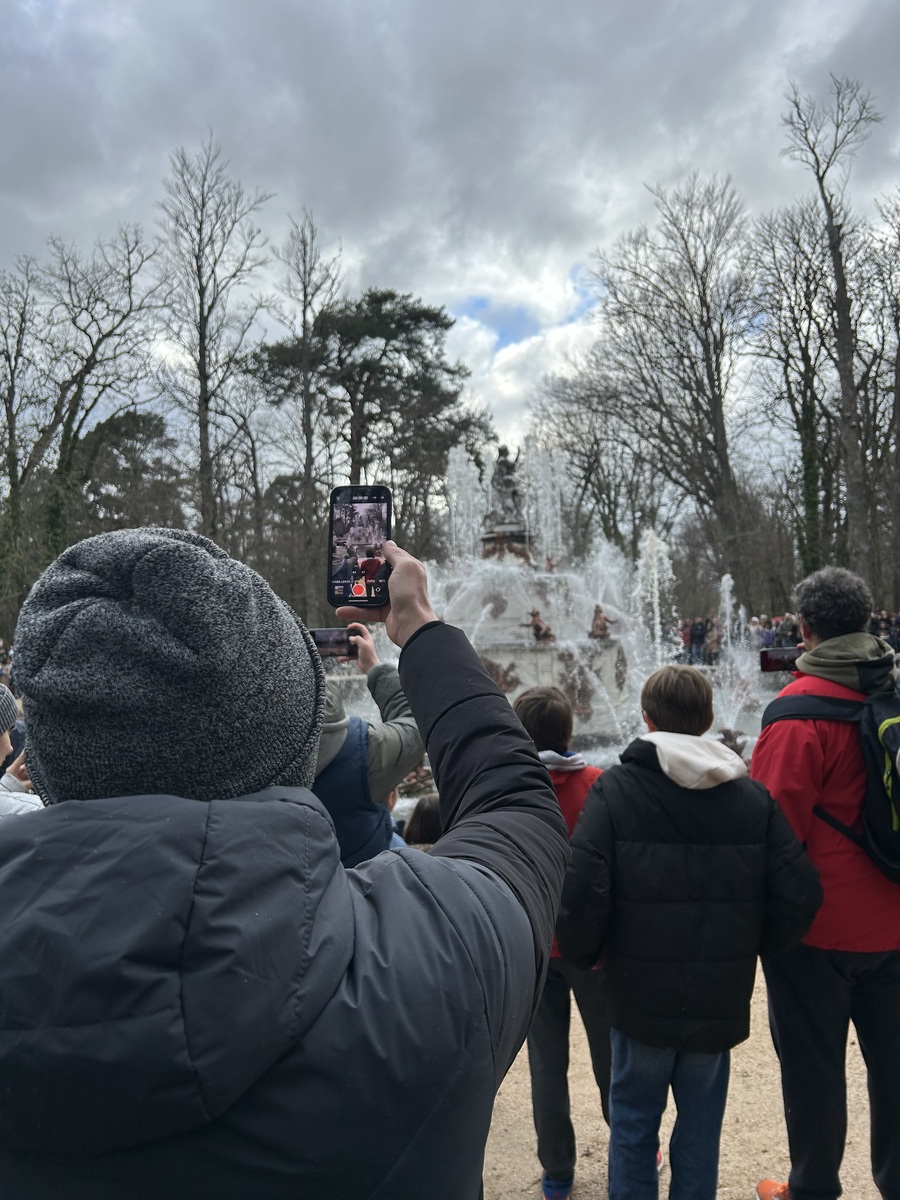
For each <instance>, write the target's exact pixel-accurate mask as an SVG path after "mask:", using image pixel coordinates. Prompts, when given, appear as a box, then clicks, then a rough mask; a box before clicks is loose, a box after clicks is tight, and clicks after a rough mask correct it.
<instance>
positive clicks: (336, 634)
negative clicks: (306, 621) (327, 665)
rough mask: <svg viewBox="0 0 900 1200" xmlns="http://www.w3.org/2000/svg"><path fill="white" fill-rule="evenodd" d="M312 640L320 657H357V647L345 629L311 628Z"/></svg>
mask: <svg viewBox="0 0 900 1200" xmlns="http://www.w3.org/2000/svg"><path fill="white" fill-rule="evenodd" d="M309 632H310V633H311V634H312V640H313V641H314V642H315V643H316V649H317V650H318V651H319V654H320V655H321V656H322V658H358V657H359V648H358V646H357V645H356V642H351V641H350V634H349V632H348V631H347V630H346V629H311V630H310V631H309Z"/></svg>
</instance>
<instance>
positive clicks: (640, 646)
mask: <svg viewBox="0 0 900 1200" xmlns="http://www.w3.org/2000/svg"><path fill="white" fill-rule="evenodd" d="M561 478H562V464H560V463H557V462H555V461H554V459H553V456H552V454H548V453H546V452H543V451H539V450H538V449H537V448H536V447H535V446H534V444H533V443H531V442H526V446H525V453H524V455H522V454H521V452H520V453H518V454H517V455H516V457H515V458H512V457H511V456H510V454H509V452H508V450H507V449H506V448H505V447H501V448H500V450H499V452H498V456H497V460H496V462H495V464H494V467H493V470H492V475H491V478H490V482H489V485H488V486H485V485H484V484H482V482H481V479H480V477H479V474H478V471H477V468H476V467H475V465H474V464H473V463H472V462H471V460H470V459H469V458H468V457H467V456H466V455H465V454H464V453H463V452H462V451H455V452H453V453H452V454H451V456H450V461H449V465H448V487H447V498H448V510H449V530H450V544H451V549H452V553H451V557H450V559H449V561H447V562H445V563H441V564H436V563H429V564H428V576H429V590H430V593H431V598H432V603H433V606H434V609H435V611H436V612H437V613H438V615H439V616H440V617H442V618H443V619H444V620H446V621H448V622H449V623H450V624H453V625H457V626H458V627H459V628H461V629H462V630H463V631H464V632H465V634H466V636H467V637H468V638H469V640H470V642H472V644H473V645H474V646H475V648H476V649H477V651H478V653H479V655H480V656H481V660H482V662H483V663H484V665H485V667H486V669H487V671H488V673H489V674H490V676H491V678H492V679H493V680H494V682H495V683H496V684H497V685H498V687H500V688H501V690H502V691H503V692H504V693H505V694H506V695H507V696H508V697H509V700H510V702H512V701H514V700H515V699H516V697H517V696H518V695H519V694H520V693H521V692H522V691H524V690H525V689H526V688H529V687H534V686H556V687H560V688H561V689H562V690H563V691H564V692H565V693H566V694H567V696H568V697H569V699H570V701H571V702H572V706H573V708H574V710H575V723H574V743H575V746H576V747H577V748H579V749H587V750H592V751H594V753H593V754H592V755H591V758H592V759H594V760H596V761H597V762H600V763H601V764H605V763H607V762H611V761H614V757H615V756H614V754H613V753H612V751H611V750H610V747H617V748H621V747H622V746H623V745H625V744H626V743H627V742H628V741H629V740H630V739H631V738H633V737H636V736H638V735H639V734H640V733H641V732H642V731H643V729H644V726H643V722H642V720H641V713H640V702H639V700H640V689H641V686H642V684H643V682H644V680H645V679H646V678H647V676H648V675H650V674H651V673H652V672H653V671H654V670H656V669H657V668H658V667H660V666H662V665H664V664H665V663H667V662H672V661H674V660H675V659H676V658H677V657H678V656H679V654H680V652H681V649H682V645H681V642H680V639H679V638H678V636H677V633H676V632H675V631H676V629H677V621H676V619H675V605H674V584H675V579H674V576H673V572H672V565H671V559H670V556H669V552H668V548H667V546H666V544H665V543H664V542H663V541H662V540H661V539H660V538H659V537H658V536H657V535H656V534H655V533H653V532H652V531H648V532H646V533H645V534H644V535H643V537H642V539H641V543H640V546H639V553H638V559H637V562H636V563H635V564H634V565H632V564H630V563H629V562H628V561H627V560H626V558H625V556H624V555H623V554H622V553H621V552H620V551H619V550H618V549H617V548H616V547H614V546H611V545H610V544H608V543H602V544H600V545H598V546H597V547H596V549H595V551H594V553H593V554H592V556H591V557H590V558H589V559H588V560H586V561H585V562H584V563H580V564H579V565H578V566H577V568H576V567H569V566H567V565H566V564H565V563H564V562H563V561H562V558H561V556H560V552H559V551H560V547H561V546H562V544H563V539H562V533H561V530H562V505H561V499H560V495H561V489H560V487H559V482H558V481H559V480H560V479H561ZM520 480H521V482H520ZM734 609H735V599H734V585H733V580H732V578H731V576H730V575H725V576H724V577H723V578H722V581H721V586H720V603H719V620H720V623H721V627H722V631H723V634H722V655H721V661H720V662H719V664H718V665H717V666H714V667H704V668H702V669H703V670H704V671H705V672H706V673H707V675H708V676H709V678H710V681H711V682H712V684H713V691H714V707H715V714H716V717H715V722H714V725H713V733H714V734H715V733H716V732H717V731H718V730H721V729H729V730H743V732H744V733H749V734H751V735H754V734H755V733H757V732H758V721H759V713H760V712H761V708H762V704H761V703H760V700H759V690H760V689H759V687H758V681H759V665H758V652H757V651H756V650H755V648H753V647H751V646H750V645H749V644H748V642H747V639H746V633H745V631H746V619H743V620H741V619H740V617H739V616H738V617H737V618H736V617H735V611H734ZM375 638H376V646H377V648H378V652H379V655H380V656H381V657H382V658H384V659H388V660H389V659H393V658H396V653H397V652H396V648H395V647H393V646H392V645H391V644H390V642H389V641H388V640H387V637H386V636H385V634H384V631H383V630H382V629H380V628H377V629H376V630H375ZM329 670H331V671H337V672H338V673H339V674H340V676H341V679H342V685H343V686H345V688H346V694H347V700H346V704H347V708H348V711H353V712H356V713H358V714H359V715H362V716H365V717H367V718H369V719H377V712H376V711H375V708H374V705H373V704H372V702H371V699H370V698H369V695H368V692H367V691H366V688H365V683H364V680H363V678H362V676H361V675H360V674H359V672H358V671H357V669H356V667H355V666H352V665H350V664H347V665H344V666H337V665H335V666H330V667H329ZM782 682H783V681H782ZM604 748H606V749H604Z"/></svg>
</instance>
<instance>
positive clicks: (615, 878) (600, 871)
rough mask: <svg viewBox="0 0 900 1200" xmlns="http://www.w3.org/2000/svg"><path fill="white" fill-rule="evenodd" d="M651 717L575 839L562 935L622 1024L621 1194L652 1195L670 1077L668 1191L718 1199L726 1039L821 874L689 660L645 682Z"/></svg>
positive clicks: (807, 911) (618, 1044)
mask: <svg viewBox="0 0 900 1200" xmlns="http://www.w3.org/2000/svg"><path fill="white" fill-rule="evenodd" d="M641 707H642V708H643V710H644V714H643V715H644V720H645V721H646V723H647V728H648V730H649V732H648V733H647V734H645V735H644V736H643V737H641V738H638V739H637V740H636V741H634V742H632V743H631V745H630V746H628V747H627V748H626V750H625V751H624V753H623V754H622V765H621V766H615V767H612V768H610V769H609V770H608V771H606V772H605V773H604V774H603V775H602V776H601V778H600V779H599V780H598V781H597V783H596V784H595V785H594V787H593V789H592V791H591V793H590V795H589V796H588V798H587V802H586V804H585V808H584V812H583V813H582V816H581V820H580V821H579V823H578V827H577V829H576V830H575V834H574V836H573V838H572V861H571V865H570V867H569V873H568V875H567V877H566V883H565V886H564V889H563V899H562V905H561V908H560V915H559V920H558V922H557V937H558V939H559V945H560V949H561V951H562V954H563V956H564V957H565V958H568V959H570V960H571V961H572V962H573V963H575V965H576V966H579V967H590V966H592V965H595V964H597V963H598V962H599V961H601V960H602V962H603V966H604V972H603V974H604V982H605V989H606V998H607V1004H608V1011H609V1018H610V1024H611V1025H612V1082H611V1088H610V1126H611V1128H610V1146H609V1195H610V1200H625V1198H626V1197H627V1200H656V1197H657V1194H658V1179H657V1171H656V1155H657V1150H658V1148H659V1121H660V1117H661V1116H662V1113H663V1110H664V1109H665V1107H666V1101H667V1098H668V1092H669V1088H670V1087H671V1089H672V1093H673V1097H674V1100H675V1104H676V1107H677V1110H678V1118H677V1121H676V1124H675V1129H674V1131H673V1134H672V1139H671V1142H670V1145H669V1158H670V1165H671V1169H672V1182H671V1190H670V1197H686V1196H691V1197H693V1198H695V1200H713V1198H714V1197H715V1194H716V1182H717V1175H718V1157H719V1134H720V1131H721V1125H722V1116H723V1114H724V1111H725V1097H726V1093H727V1088H728V1070H729V1050H730V1048H731V1047H732V1046H735V1045H737V1044H738V1043H739V1042H742V1041H744V1040H745V1039H746V1038H747V1036H748V1035H749V1032H750V996H751V993H752V991H753V983H754V977H755V973H756V958H757V955H759V954H760V953H765V954H769V955H771V954H777V953H778V952H780V951H782V950H786V949H787V948H788V947H790V946H792V945H793V944H794V943H796V942H797V941H799V939H800V938H801V937H802V935H803V934H804V932H805V931H806V929H807V928H808V927H809V925H810V923H811V921H812V919H813V916H814V915H815V912H816V910H817V908H818V907H819V904H820V903H821V899H822V892H821V888H820V886H819V882H818V877H817V875H816V872H815V870H814V868H813V867H812V866H811V864H810V863H809V861H808V860H807V858H806V856H805V854H804V853H803V850H802V849H801V847H800V844H799V842H798V841H797V840H796V838H795V837H794V835H793V833H792V832H791V829H790V826H789V825H788V823H787V821H786V819H785V818H784V816H783V815H782V813H781V812H780V810H779V809H778V808H777V807H776V805H775V804H774V802H773V801H772V799H771V797H770V796H769V794H768V792H767V791H766V790H765V788H763V787H761V786H760V785H759V784H757V783H754V782H752V781H751V780H750V779H749V778H748V777H747V766H746V764H745V763H744V761H743V760H742V759H741V758H740V757H739V756H738V755H737V754H735V753H734V752H733V751H731V750H728V749H727V748H726V747H725V746H723V745H722V744H721V743H719V742H715V741H712V740H710V739H707V738H704V737H702V736H701V735H702V734H703V733H705V732H706V731H707V730H708V729H709V727H710V725H711V724H712V718H713V712H712V688H711V687H710V684H709V681H708V680H707V679H706V678H705V676H704V675H702V674H701V672H699V671H697V670H696V669H695V668H693V667H687V666H668V667H663V668H662V669H661V670H659V671H656V672H655V673H654V674H653V675H651V676H650V678H649V679H648V680H647V682H646V683H645V685H644V689H643V692H642V693H641Z"/></svg>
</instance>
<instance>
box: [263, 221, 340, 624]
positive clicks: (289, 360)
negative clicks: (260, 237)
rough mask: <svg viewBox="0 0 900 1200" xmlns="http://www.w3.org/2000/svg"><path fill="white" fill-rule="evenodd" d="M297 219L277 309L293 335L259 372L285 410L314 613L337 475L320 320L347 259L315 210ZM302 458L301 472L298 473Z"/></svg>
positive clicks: (304, 605)
mask: <svg viewBox="0 0 900 1200" xmlns="http://www.w3.org/2000/svg"><path fill="white" fill-rule="evenodd" d="M290 222H291V228H290V232H289V233H288V236H287V238H286V239H285V241H284V242H283V244H282V245H281V246H280V247H279V248H278V249H277V250H276V251H275V257H276V258H277V259H278V261H279V262H280V263H281V264H282V265H283V267H284V272H283V276H282V279H281V282H280V286H279V291H280V292H281V295H282V297H283V303H282V304H281V305H280V306H279V307H278V309H277V312H278V315H279V316H280V318H281V320H282V321H283V323H284V325H285V326H286V327H287V329H288V337H287V338H286V339H284V340H282V341H279V342H275V343H273V344H267V345H264V346H261V347H260V348H259V351H258V352H257V353H256V354H255V355H254V357H253V365H252V371H253V373H254V374H255V375H256V377H257V379H258V380H259V381H260V383H261V385H262V387H263V388H264V390H265V394H266V395H267V397H268V399H269V400H270V401H271V402H272V403H273V404H275V405H276V406H277V407H278V409H279V410H280V415H281V422H282V426H283V428H284V432H285V447H284V448H285V450H286V451H287V453H288V456H289V457H290V458H291V460H292V461H291V462H290V463H287V464H285V465H286V468H287V470H288V472H289V474H290V475H292V476H293V479H294V492H293V495H294V502H295V504H296V505H299V506H300V508H301V509H303V510H305V512H306V519H305V520H304V521H303V522H302V523H301V525H300V535H299V545H298V546H297V551H298V553H299V555H300V558H301V560H302V561H303V562H305V563H307V564H309V569H308V570H307V571H306V572H305V574H304V575H303V577H302V581H301V587H302V600H301V601H300V607H301V609H302V611H303V612H304V613H311V612H315V611H316V608H317V605H318V602H319V593H320V592H321V572H320V571H318V570H317V569H316V568H317V566H318V564H319V562H320V560H323V559H324V546H325V520H326V517H325V514H326V505H325V492H326V490H327V488H326V483H327V481H328V480H329V479H330V478H332V476H331V474H330V470H329V468H330V464H331V459H332V457H333V446H332V445H331V444H330V443H331V442H332V441H333V440H334V439H333V438H332V439H329V438H328V436H327V435H326V434H325V432H324V430H323V424H324V422H325V420H326V418H327V416H328V414H329V410H330V401H329V392H328V380H327V378H326V376H325V373H324V368H325V364H326V359H327V353H328V351H327V346H326V344H325V341H324V339H323V337H322V336H321V334H320V332H319V318H320V316H321V315H322V314H323V313H325V312H327V311H328V310H329V309H330V308H331V307H332V306H333V305H334V304H335V303H336V301H337V297H338V292H339V290H340V286H341V270H340V261H341V256H340V251H339V250H338V252H337V253H335V254H334V255H331V256H329V255H326V254H325V253H324V252H323V250H322V247H321V243H320V242H319V233H318V229H317V228H316V224H315V221H314V220H313V217H312V214H311V213H310V212H308V211H307V210H304V212H303V219H302V220H301V221H299V222H298V221H295V220H294V219H293V217H291V218H290ZM296 459H299V471H295V470H294V466H295V462H296ZM322 571H324V561H322ZM294 602H295V603H296V602H297V601H296V599H295V601H294Z"/></svg>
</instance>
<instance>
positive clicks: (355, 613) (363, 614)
mask: <svg viewBox="0 0 900 1200" xmlns="http://www.w3.org/2000/svg"><path fill="white" fill-rule="evenodd" d="M390 611H391V606H390V605H389V604H385V605H384V606H383V607H382V608H354V607H353V606H352V605H349V604H344V605H342V606H341V607H340V608H336V609H335V616H337V617H339V618H340V620H342V621H363V620H365V621H382V622H384V621H386V620H387V618H388V614H389V613H390Z"/></svg>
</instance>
